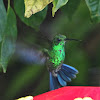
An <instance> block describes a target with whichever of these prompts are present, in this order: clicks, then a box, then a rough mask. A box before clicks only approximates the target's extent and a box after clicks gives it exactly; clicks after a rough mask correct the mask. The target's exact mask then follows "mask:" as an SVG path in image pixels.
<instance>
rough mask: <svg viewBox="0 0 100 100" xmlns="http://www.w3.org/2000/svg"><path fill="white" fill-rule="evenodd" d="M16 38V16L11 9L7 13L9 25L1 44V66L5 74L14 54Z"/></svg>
mask: <svg viewBox="0 0 100 100" xmlns="http://www.w3.org/2000/svg"><path fill="white" fill-rule="evenodd" d="M16 36H17V28H16V16H15V14H14V12H13V10H12V8H11V7H9V8H8V11H7V24H6V28H5V31H4V37H3V40H2V44H1V58H0V64H1V66H2V68H3V71H4V72H6V68H7V64H8V61H9V59H10V57H11V55H12V54H13V52H14V49H15V41H16Z"/></svg>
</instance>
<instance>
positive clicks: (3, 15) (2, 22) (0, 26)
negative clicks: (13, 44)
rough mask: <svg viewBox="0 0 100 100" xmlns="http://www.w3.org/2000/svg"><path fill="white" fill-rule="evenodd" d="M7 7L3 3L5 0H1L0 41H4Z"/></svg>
mask: <svg viewBox="0 0 100 100" xmlns="http://www.w3.org/2000/svg"><path fill="white" fill-rule="evenodd" d="M6 17H7V15H6V9H5V7H4V4H3V0H0V42H1V41H2V37H3V32H4V29H5V26H6V19H7V18H6Z"/></svg>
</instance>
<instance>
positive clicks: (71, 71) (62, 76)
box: [50, 64, 78, 90]
mask: <svg viewBox="0 0 100 100" xmlns="http://www.w3.org/2000/svg"><path fill="white" fill-rule="evenodd" d="M76 74H78V70H77V69H75V68H74V67H72V66H69V65H66V64H62V66H61V69H60V70H59V71H58V72H57V77H54V76H53V75H52V73H51V72H50V90H54V89H58V88H59V87H60V86H66V85H67V82H71V78H76Z"/></svg>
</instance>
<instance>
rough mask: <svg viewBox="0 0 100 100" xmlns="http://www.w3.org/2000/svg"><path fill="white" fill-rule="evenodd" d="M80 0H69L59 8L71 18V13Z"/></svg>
mask: <svg viewBox="0 0 100 100" xmlns="http://www.w3.org/2000/svg"><path fill="white" fill-rule="evenodd" d="M80 1H81V0H69V1H68V3H67V4H66V5H65V6H63V7H62V8H61V10H62V11H63V12H64V14H66V15H67V16H68V18H69V19H71V18H72V16H73V14H74V13H75V11H76V10H77V8H78V6H79V4H80Z"/></svg>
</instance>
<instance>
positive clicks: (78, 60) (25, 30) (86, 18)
mask: <svg viewBox="0 0 100 100" xmlns="http://www.w3.org/2000/svg"><path fill="white" fill-rule="evenodd" d="M4 3H5V6H7V0H4ZM11 4H12V5H13V2H11ZM51 7H52V5H51V4H50V5H49V8H48V13H47V16H46V18H45V20H44V21H43V23H42V24H41V25H40V30H39V32H36V31H35V30H34V29H32V28H30V27H29V26H27V25H25V24H24V23H23V22H22V21H21V20H20V19H19V17H18V16H17V28H18V39H17V43H18V42H23V43H24V44H25V45H31V47H32V46H34V45H35V46H36V47H34V48H36V49H37V45H39V48H40V49H41V48H49V47H50V43H49V42H48V39H49V40H52V38H53V37H54V36H55V35H56V34H57V33H58V34H64V35H66V36H67V37H68V38H75V39H80V40H82V42H76V41H68V42H67V43H66V47H65V48H66V59H65V61H64V63H66V64H69V65H71V66H73V67H75V68H76V69H78V70H79V74H78V75H77V78H76V79H73V80H72V82H71V83H68V85H69V86H100V78H99V77H100V24H93V23H92V22H91V18H90V13H89V11H88V8H87V6H86V4H85V3H84V2H83V1H81V2H80V5H79V7H78V8H77V11H76V12H75V13H74V14H73V16H72V17H70V16H68V15H67V9H66V7H65V6H64V7H62V8H61V9H60V10H58V11H57V13H56V14H55V17H54V18H53V17H52V16H51ZM47 91H49V74H48V71H47V68H46V66H45V65H41V64H40V65H39V64H26V62H23V63H22V62H20V60H19V59H18V58H16V56H15V55H13V57H12V59H11V60H10V61H9V64H8V68H7V72H6V73H2V72H1V73H0V100H14V99H15V98H19V97H22V96H26V95H33V96H35V95H38V94H41V93H44V92H47Z"/></svg>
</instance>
